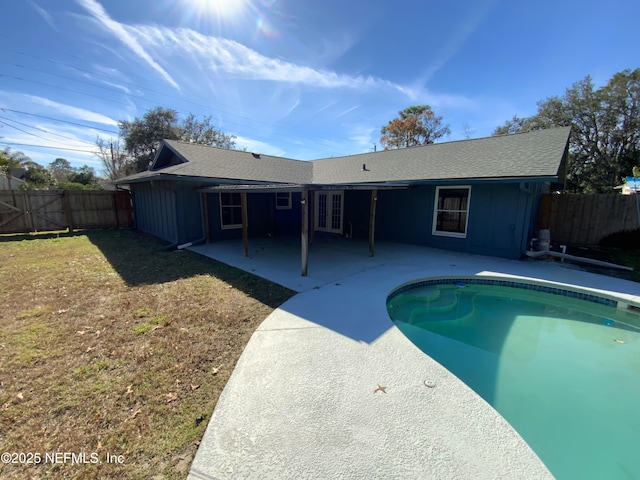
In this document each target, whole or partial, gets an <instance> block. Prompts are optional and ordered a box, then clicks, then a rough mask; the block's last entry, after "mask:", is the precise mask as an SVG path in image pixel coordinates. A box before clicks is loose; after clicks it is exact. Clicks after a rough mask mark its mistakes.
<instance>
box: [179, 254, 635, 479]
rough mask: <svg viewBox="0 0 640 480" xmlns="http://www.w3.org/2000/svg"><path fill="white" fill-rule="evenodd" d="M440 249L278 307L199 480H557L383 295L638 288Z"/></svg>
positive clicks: (234, 379) (197, 467) (210, 431)
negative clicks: (473, 282) (542, 286)
mask: <svg viewBox="0 0 640 480" xmlns="http://www.w3.org/2000/svg"><path fill="white" fill-rule="evenodd" d="M437 253H438V256H437V260H438V261H434V260H433V258H432V259H431V261H430V265H427V266H425V265H424V264H423V263H422V262H416V261H415V258H410V257H407V258H406V259H405V260H404V261H400V262H396V263H395V264H394V265H382V266H378V267H376V268H373V269H370V270H367V271H365V272H359V273H354V274H352V275H349V276H347V277H345V278H342V279H340V281H339V282H335V283H333V284H326V285H323V286H321V288H318V289H313V290H310V291H307V292H304V293H301V294H298V295H296V296H294V297H293V298H291V299H290V300H289V301H288V302H286V303H285V304H284V305H282V306H281V307H280V308H278V309H276V310H275V311H274V312H273V313H272V314H271V315H270V316H269V317H268V318H267V319H266V320H265V321H264V322H263V323H262V324H261V325H260V327H259V328H258V329H257V330H256V332H255V333H254V335H253V336H252V338H251V340H250V342H249V344H248V345H247V347H246V349H245V352H244V353H243V355H242V357H241V358H240V361H239V362H238V364H237V366H236V368H235V370H234V372H233V374H232V376H231V378H230V380H229V382H228V384H227V386H226V387H225V389H224V391H223V393H222V395H221V397H220V399H219V402H218V405H217V406H216V409H215V411H214V413H213V416H212V418H211V420H210V422H209V425H208V428H207V431H206V433H205V436H204V438H203V440H202V443H201V445H200V448H199V451H198V453H197V455H196V458H195V459H194V462H193V465H192V468H191V473H190V475H189V478H190V479H192V480H193V479H204V478H207V479H210V478H229V477H234V478H235V477H240V478H319V477H323V478H327V477H334V476H340V477H341V478H374V477H384V478H452V477H460V478H468V477H473V478H552V476H551V474H550V473H549V472H548V470H547V469H546V467H545V466H544V464H543V463H542V462H541V461H540V460H539V458H538V457H537V456H536V455H535V453H534V452H533V451H532V450H531V449H530V448H529V446H528V445H527V444H526V442H524V440H522V438H521V437H520V436H519V435H518V434H517V433H516V432H515V431H514V430H513V428H512V427H511V426H510V425H509V424H508V423H507V422H506V421H505V420H504V419H503V418H502V417H501V416H500V415H499V414H498V413H497V412H496V411H495V410H493V408H491V407H490V406H489V405H488V404H486V402H484V400H482V399H481V398H480V397H479V396H478V395H477V394H475V392H473V391H472V390H471V389H469V387H467V386H466V385H465V384H464V383H462V382H461V381H460V380H459V379H457V377H455V376H454V375H453V374H451V373H450V372H449V371H448V370H446V369H445V368H444V367H442V366H441V365H440V364H439V363H438V362H436V361H435V360H433V359H431V358H430V357H428V356H427V355H424V354H423V353H422V352H420V351H419V350H418V349H417V347H415V346H414V345H413V344H411V342H410V341H409V340H408V339H407V338H406V337H405V336H404V335H403V334H402V333H401V332H400V331H399V330H398V329H397V327H395V325H394V324H393V322H392V321H391V319H390V318H389V317H388V315H387V312H386V299H387V297H388V295H389V294H390V293H391V292H393V291H394V290H396V289H398V288H401V287H402V285H404V284H411V283H414V282H415V281H416V279H418V280H420V279H425V278H431V277H438V276H446V277H450V278H463V277H473V278H483V279H493V280H496V277H501V278H507V279H508V281H517V282H530V283H531V284H536V283H551V284H553V285H557V286H559V288H576V287H577V288H578V289H580V290H586V291H588V292H593V294H594V295H600V296H606V297H610V296H612V297H615V298H616V299H620V300H622V301H624V302H629V303H631V304H638V305H640V297H639V296H638V295H636V294H635V293H636V292H640V288H638V286H637V285H629V282H627V283H619V282H618V281H617V280H616V281H613V282H607V283H608V285H611V286H614V287H615V286H616V285H619V286H620V289H621V290H625V291H627V292H630V293H621V294H618V293H617V292H615V291H612V290H602V289H601V288H596V286H600V285H602V284H603V278H606V277H601V276H599V275H594V274H589V273H585V272H575V271H567V270H566V269H553V268H552V269H548V268H547V267H546V266H542V265H541V264H537V263H536V264H531V263H526V262H511V261H502V260H500V259H494V258H489V257H480V256H462V255H460V254H446V253H442V252H440V251H439V252H437ZM461 257H463V258H464V261H463V262H460V258H461ZM434 258H436V257H434ZM453 262H455V263H453ZM489 266H491V267H492V269H488V268H487V267H489ZM452 269H453V270H455V276H452V275H450V273H451V270H452ZM525 274H526V275H525ZM567 279H570V280H571V281H572V282H573V283H568V282H567ZM576 279H577V280H576ZM607 280H609V279H608V278H607ZM620 282H624V281H620ZM575 283H578V284H579V285H575ZM574 285H575V286H574ZM427 380H429V381H433V382H435V384H436V386H435V388H428V387H427V386H426V383H424V382H426V381H427ZM378 386H384V387H387V388H386V391H385V392H382V391H375V393H374V390H376V389H377V387H378ZM416 405H423V406H424V408H426V410H423V411H420V412H417V411H416V408H415V406H416Z"/></svg>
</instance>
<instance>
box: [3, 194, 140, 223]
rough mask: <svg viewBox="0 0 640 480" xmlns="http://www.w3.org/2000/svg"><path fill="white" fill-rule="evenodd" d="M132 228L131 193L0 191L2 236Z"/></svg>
mask: <svg viewBox="0 0 640 480" xmlns="http://www.w3.org/2000/svg"><path fill="white" fill-rule="evenodd" d="M129 227H133V214H132V209H131V195H130V193H129V192H128V191H123V190H118V191H103V190H98V191H95V190H26V191H25V190H0V234H1V233H26V232H42V231H51V230H64V229H67V228H68V229H69V230H74V229H83V228H129Z"/></svg>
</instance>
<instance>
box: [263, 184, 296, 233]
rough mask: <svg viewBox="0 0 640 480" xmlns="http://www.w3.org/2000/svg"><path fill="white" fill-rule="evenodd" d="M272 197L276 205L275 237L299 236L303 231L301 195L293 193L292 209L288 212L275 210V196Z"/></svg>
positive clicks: (274, 215) (274, 214)
mask: <svg viewBox="0 0 640 480" xmlns="http://www.w3.org/2000/svg"><path fill="white" fill-rule="evenodd" d="M270 195H272V196H273V197H272V201H273V203H274V207H273V208H274V213H273V217H274V232H273V233H274V234H275V235H299V234H300V229H301V224H300V221H301V217H302V206H301V205H300V199H301V194H300V193H298V192H293V193H292V194H291V208H290V209H286V210H275V194H270Z"/></svg>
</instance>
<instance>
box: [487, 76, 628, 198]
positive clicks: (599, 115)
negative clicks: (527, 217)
mask: <svg viewBox="0 0 640 480" xmlns="http://www.w3.org/2000/svg"><path fill="white" fill-rule="evenodd" d="M559 126H571V127H572V128H571V138H570V143H569V163H568V166H567V188H568V189H569V190H572V191H577V192H585V193H590V192H610V191H612V190H611V189H612V188H613V187H614V186H616V185H618V184H620V182H621V181H622V178H624V176H625V175H626V174H627V172H629V171H631V169H632V168H633V166H634V165H637V164H638V163H640V69H636V70H634V71H631V70H624V71H622V72H619V73H616V74H615V75H614V76H613V77H612V78H611V79H610V80H609V82H608V83H607V84H606V85H604V86H603V87H601V88H599V89H596V88H595V86H594V85H593V82H592V80H591V77H589V76H587V77H586V78H584V79H583V80H580V81H579V82H576V83H574V84H573V85H572V86H571V87H570V88H568V89H567V90H566V91H565V93H564V95H563V96H562V97H557V96H556V97H550V98H547V99H546V100H544V101H541V102H538V112H537V113H536V114H535V115H533V116H531V117H527V118H518V117H513V119H511V120H509V121H507V122H506V123H505V124H504V125H502V126H500V127H498V128H496V130H495V131H494V132H493V133H494V135H504V134H508V133H518V132H525V131H530V130H537V129H540V128H549V127H559Z"/></svg>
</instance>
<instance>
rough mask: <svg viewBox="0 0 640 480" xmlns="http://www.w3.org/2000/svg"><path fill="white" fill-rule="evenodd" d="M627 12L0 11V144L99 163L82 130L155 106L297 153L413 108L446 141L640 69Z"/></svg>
mask: <svg viewBox="0 0 640 480" xmlns="http://www.w3.org/2000/svg"><path fill="white" fill-rule="evenodd" d="M638 18H640V2H637V1H636V0H611V1H609V2H606V3H602V2H593V1H587V2H585V1H580V2H578V1H574V0H568V1H563V0H555V1H549V0H540V1H538V2H535V3H533V4H532V3H531V2H518V1H513V0H460V1H455V2H454V1H450V2H443V1H431V0H422V1H409V0H393V1H392V0H378V1H376V0H368V1H364V0H341V1H338V0H322V1H320V0H315V1H314V0H306V1H301V0H171V1H169V0H129V1H125V0H23V1H13V2H7V4H6V5H3V19H2V23H3V27H2V29H1V30H0V42H1V43H2V49H0V65H1V68H0V74H1V75H0V137H2V138H0V142H2V143H0V147H5V146H10V147H11V148H12V149H15V150H21V151H23V152H25V153H26V154H27V155H29V156H30V157H31V158H32V159H34V160H35V161H37V162H39V163H41V164H43V165H47V164H48V163H49V162H51V161H52V160H54V159H55V158H57V157H63V158H67V159H68V160H70V161H71V162H72V164H73V165H74V166H80V165H82V164H85V163H86V164H88V165H91V166H93V167H95V168H96V169H97V170H100V169H101V168H100V163H99V161H98V159H97V158H96V157H95V156H94V155H92V153H91V152H92V151H94V150H95V145H94V144H95V140H96V137H97V136H98V135H99V136H101V137H102V138H105V139H108V138H116V137H117V134H118V127H117V123H118V121H119V120H132V119H133V118H135V117H141V116H142V115H144V113H145V112H146V111H147V110H148V109H151V108H154V107H155V106H158V105H162V106H164V107H170V108H173V109H175V110H177V111H178V112H179V114H180V116H181V118H184V116H186V115H187V114H188V113H194V114H195V115H196V116H197V117H199V118H201V117H202V116H204V115H211V116H212V120H213V123H214V124H215V125H216V127H218V128H220V129H222V130H223V131H224V132H225V133H228V134H233V135H236V136H237V139H236V143H237V146H238V147H241V148H242V147H246V148H247V149H248V150H250V151H255V152H260V153H265V154H271V155H278V156H284V157H289V158H297V159H303V160H306V159H314V158H322V157H329V156H339V155H348V154H356V153H362V152H367V151H372V150H373V148H374V145H375V144H377V148H380V147H379V144H378V140H379V137H380V128H381V127H382V126H383V125H385V124H386V123H387V122H388V121H389V120H391V119H392V118H394V117H395V116H397V113H398V111H399V110H402V109H404V108H406V107H408V106H410V105H418V104H429V105H431V107H432V108H433V110H434V111H435V112H436V114H438V115H440V116H442V117H443V119H444V122H445V123H447V124H448V125H449V126H450V128H451V135H450V136H449V137H448V138H446V139H444V140H445V141H446V140H459V139H463V138H466V137H468V136H471V137H472V138H475V137H482V136H488V135H490V134H491V132H492V131H493V129H494V128H495V127H497V126H498V125H500V124H502V123H504V121H506V120H508V119H510V118H511V117H512V116H513V115H520V116H526V115H531V114H533V113H535V111H536V102H538V101H539V100H543V99H544V98H546V97H549V96H552V95H561V94H562V93H563V92H564V90H565V89H566V88H567V87H569V86H570V85H571V84H572V83H574V82H576V81H578V80H581V79H582V78H584V77H585V76H586V75H591V76H592V78H593V79H594V81H595V83H596V85H602V84H604V83H606V81H607V80H608V79H609V78H610V77H611V76H612V75H613V74H614V73H616V72H618V71H621V70H624V69H627V68H630V69H635V68H637V67H638V66H640V65H639V63H640V52H639V50H638V47H639V46H640V29H638V28H637V19H638ZM36 146H40V147H36ZM42 146H47V147H55V148H41V147H42Z"/></svg>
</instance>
